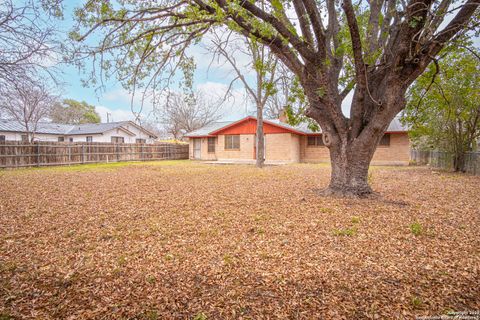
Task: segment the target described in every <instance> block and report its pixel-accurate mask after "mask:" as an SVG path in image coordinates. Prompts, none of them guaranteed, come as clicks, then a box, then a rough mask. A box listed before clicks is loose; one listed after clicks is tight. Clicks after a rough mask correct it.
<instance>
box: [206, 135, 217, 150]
mask: <svg viewBox="0 0 480 320" xmlns="http://www.w3.org/2000/svg"><path fill="white" fill-rule="evenodd" d="M216 144H217V138H216V137H208V138H207V151H208V153H215V145H216Z"/></svg>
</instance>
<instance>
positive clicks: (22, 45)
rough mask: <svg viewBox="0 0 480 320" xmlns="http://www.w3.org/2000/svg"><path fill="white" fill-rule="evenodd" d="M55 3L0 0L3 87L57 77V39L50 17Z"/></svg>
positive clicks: (0, 50) (0, 61) (1, 74)
mask: <svg viewBox="0 0 480 320" xmlns="http://www.w3.org/2000/svg"><path fill="white" fill-rule="evenodd" d="M51 5H53V3H47V1H44V2H40V1H33V0H25V1H12V0H0V48H1V49H0V87H2V88H3V89H5V88H6V87H9V86H12V87H14V86H15V85H19V86H21V85H22V84H23V83H25V82H26V81H30V82H31V83H32V85H35V84H36V83H37V82H38V81H40V80H39V77H40V76H42V77H43V79H42V80H41V81H46V80H52V79H53V80H55V72H56V70H55V68H53V67H52V65H54V63H55V59H56V54H57V53H58V43H57V39H56V32H55V28H54V27H53V22H52V21H51V20H50V13H51V12H50V11H49V10H47V11H48V12H45V10H44V9H52V8H53V7H52V6H51Z"/></svg>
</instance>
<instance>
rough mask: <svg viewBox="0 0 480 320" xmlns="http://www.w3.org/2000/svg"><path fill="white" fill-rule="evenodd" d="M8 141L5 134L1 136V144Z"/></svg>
mask: <svg viewBox="0 0 480 320" xmlns="http://www.w3.org/2000/svg"><path fill="white" fill-rule="evenodd" d="M5 141H7V136H5V135H4V134H0V142H5Z"/></svg>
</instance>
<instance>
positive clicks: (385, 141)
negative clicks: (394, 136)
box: [378, 133, 391, 148]
mask: <svg viewBox="0 0 480 320" xmlns="http://www.w3.org/2000/svg"><path fill="white" fill-rule="evenodd" d="M390 144H391V136H390V133H384V134H383V136H382V137H381V138H380V141H379V142H378V146H379V147H384V148H388V147H390Z"/></svg>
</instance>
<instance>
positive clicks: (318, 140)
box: [307, 135, 325, 148]
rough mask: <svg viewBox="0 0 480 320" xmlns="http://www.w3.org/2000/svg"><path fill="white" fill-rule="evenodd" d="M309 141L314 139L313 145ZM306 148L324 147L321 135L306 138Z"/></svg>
mask: <svg viewBox="0 0 480 320" xmlns="http://www.w3.org/2000/svg"><path fill="white" fill-rule="evenodd" d="M311 139H315V140H314V143H313V144H311V143H310V141H311ZM307 147H308V148H318V147H325V144H324V143H323V137H322V135H315V136H307Z"/></svg>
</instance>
